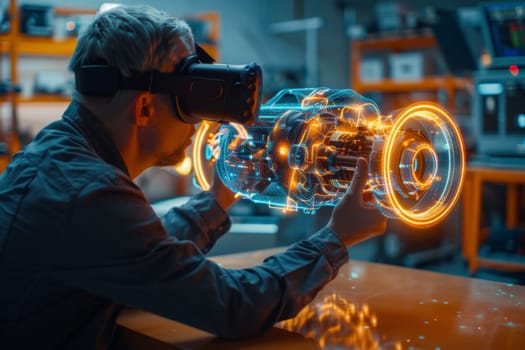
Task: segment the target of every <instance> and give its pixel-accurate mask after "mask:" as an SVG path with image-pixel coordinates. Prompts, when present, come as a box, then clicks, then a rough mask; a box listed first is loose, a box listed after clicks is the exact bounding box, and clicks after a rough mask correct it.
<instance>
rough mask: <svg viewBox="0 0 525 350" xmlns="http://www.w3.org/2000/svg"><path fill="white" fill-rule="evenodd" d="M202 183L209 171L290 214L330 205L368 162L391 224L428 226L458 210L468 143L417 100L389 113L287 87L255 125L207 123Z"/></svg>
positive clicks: (440, 112)
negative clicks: (361, 164)
mask: <svg viewBox="0 0 525 350" xmlns="http://www.w3.org/2000/svg"><path fill="white" fill-rule="evenodd" d="M195 137H196V138H195V145H194V154H193V159H194V161H195V175H196V181H197V184H198V185H199V186H200V187H201V188H202V189H207V188H208V187H209V181H210V180H209V176H207V174H209V171H207V168H210V167H211V168H213V169H214V170H215V171H216V172H217V174H218V176H219V178H220V179H221V181H222V182H223V183H224V184H225V185H226V186H227V187H228V188H229V189H231V190H232V191H234V192H236V193H238V194H239V195H240V196H241V197H244V198H248V199H250V200H252V201H254V202H257V203H264V204H267V205H269V206H271V207H276V208H283V209H286V210H299V209H300V210H304V211H307V212H314V211H315V210H317V209H318V208H319V207H321V206H326V205H329V206H334V205H336V204H337V202H338V201H339V200H340V199H341V197H342V196H343V194H344V193H345V191H346V189H347V188H348V186H349V185H350V184H351V182H352V178H353V176H354V172H355V167H356V163H357V159H358V158H359V157H362V158H366V159H367V160H368V164H369V169H368V175H369V179H368V183H367V185H366V188H365V192H368V193H369V194H370V193H371V194H372V195H371V196H368V197H371V198H373V203H374V204H375V205H376V206H377V207H378V208H379V210H380V211H381V212H382V213H383V214H384V215H385V216H387V217H390V218H398V219H401V220H402V221H404V222H405V223H407V224H409V225H412V226H416V227H425V226H430V225H433V224H435V223H437V222H439V221H441V220H443V219H444V218H445V217H446V216H447V215H448V214H449V212H450V211H451V210H452V208H453V206H454V205H455V204H456V202H457V200H458V197H459V194H460V191H461V188H462V185H463V177H464V172H465V154H464V146H463V140H462V137H461V133H460V131H459V128H458V127H457V125H456V123H455V121H454V119H453V117H451V116H450V115H449V114H448V113H447V111H446V110H445V109H444V108H442V107H441V106H439V105H437V104H434V103H429V102H418V103H415V104H412V105H410V106H408V107H407V108H404V109H402V110H398V111H395V112H393V113H390V114H382V113H381V112H380V109H379V107H378V106H377V104H376V103H375V102H374V101H372V100H370V99H367V98H365V97H363V96H361V95H360V94H358V93H357V92H355V91H353V90H350V89H344V90H337V89H328V88H304V89H285V90H282V91H280V92H279V93H278V94H277V95H275V96H274V97H273V98H271V99H270V100H268V101H267V102H266V103H265V104H264V105H262V106H261V110H260V114H259V117H258V119H257V120H256V121H255V123H254V124H252V125H241V124H236V123H230V124H225V125H219V124H215V123H211V122H203V123H202V124H201V125H200V127H199V130H198V131H197V134H196V136H195Z"/></svg>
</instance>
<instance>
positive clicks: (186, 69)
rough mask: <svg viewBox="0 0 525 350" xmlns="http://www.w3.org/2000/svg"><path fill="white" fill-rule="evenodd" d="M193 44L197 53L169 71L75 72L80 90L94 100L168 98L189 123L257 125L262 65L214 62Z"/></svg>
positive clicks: (95, 68) (89, 68)
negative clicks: (136, 95) (132, 95)
mask: <svg viewBox="0 0 525 350" xmlns="http://www.w3.org/2000/svg"><path fill="white" fill-rule="evenodd" d="M195 46H196V54H195V55H191V56H188V57H186V58H185V59H184V60H182V62H181V63H179V64H178V65H177V67H176V68H175V70H174V71H173V72H171V73H162V72H159V71H156V70H152V71H146V72H140V73H136V74H133V75H132V76H131V77H124V76H122V75H121V74H120V72H119V70H118V69H117V68H116V67H112V66H109V65H103V64H102V65H100V64H99V65H85V66H80V68H78V69H77V70H76V71H75V85H76V90H77V91H78V92H79V93H81V94H84V95H93V96H111V95H113V94H114V93H115V92H116V91H117V90H140V91H149V92H151V93H165V94H170V95H171V98H172V102H173V105H174V106H175V109H176V110H177V114H178V117H179V118H180V119H181V120H182V121H183V122H186V123H198V122H200V121H201V120H211V121H216V122H220V123H229V122H235V123H241V124H247V123H251V122H253V121H254V120H255V118H256V117H257V115H258V113H259V108H260V105H261V92H262V71H261V67H260V66H259V65H258V64H256V63H250V64H246V65H229V64H214V63H213V62H214V60H213V58H212V57H211V56H210V55H209V54H208V53H207V52H206V51H204V49H202V48H201V47H200V46H198V45H195Z"/></svg>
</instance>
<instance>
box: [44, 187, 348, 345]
mask: <svg viewBox="0 0 525 350" xmlns="http://www.w3.org/2000/svg"><path fill="white" fill-rule="evenodd" d="M90 187H91V188H87V189H86V190H85V191H84V193H83V194H82V195H81V196H80V198H79V199H78V202H77V203H76V204H75V205H74V206H73V208H72V209H71V218H70V220H69V225H68V226H67V227H66V228H65V230H64V231H63V232H61V233H59V235H60V236H61V240H60V241H57V244H55V245H54V249H50V250H49V252H48V256H47V258H46V261H51V265H50V266H49V268H48V273H49V274H50V277H51V278H53V279H56V280H58V281H60V282H61V283H64V284H66V285H69V286H71V287H73V288H79V289H82V290H85V291H87V292H89V293H93V294H95V295H99V296H102V297H106V298H109V299H112V300H114V301H115V302H117V303H122V304H127V305H131V306H134V307H138V308H141V309H144V310H147V311H150V312H153V313H157V314H159V315H162V316H165V317H168V318H171V319H174V320H177V321H180V322H182V323H186V324H188V325H191V326H194V327H197V328H200V329H203V330H205V331H208V332H211V333H214V334H217V335H219V336H223V337H239V336H249V335H254V334H258V333H260V332H262V331H264V330H266V329H268V328H269V327H271V326H272V325H273V324H274V323H275V322H277V321H280V320H283V319H287V318H290V317H293V316H294V315H295V314H296V313H297V312H298V311H299V310H300V309H301V308H302V307H304V306H305V305H306V304H307V303H308V302H310V301H311V300H312V299H313V297H314V296H315V295H316V293H317V292H318V291H319V290H320V289H321V288H322V287H323V286H324V285H325V284H326V283H327V282H329V281H330V280H332V279H333V278H334V277H335V276H336V274H337V271H338V269H339V267H340V266H341V265H342V264H344V263H345V262H346V261H347V259H348V256H347V250H346V248H345V246H344V245H343V244H342V243H341V242H340V241H339V240H338V239H337V237H336V236H335V235H334V234H333V232H331V231H330V230H328V229H322V230H321V231H319V232H318V233H316V234H314V235H313V236H311V237H309V238H308V239H306V240H304V241H302V242H299V243H296V244H294V245H292V246H291V247H290V248H289V249H288V250H287V251H286V252H283V253H281V254H278V255H275V256H272V257H270V258H268V259H266V260H265V261H264V262H263V263H262V264H260V265H258V266H254V267H251V268H246V269H226V268H223V267H221V266H219V265H218V264H216V263H215V262H213V261H211V260H209V259H207V258H206V257H205V256H204V255H203V253H202V251H201V249H200V248H199V246H198V244H197V243H196V242H194V241H193V240H188V239H179V238H177V237H176V235H171V236H169V235H168V234H167V232H166V231H165V228H164V226H163V224H162V222H161V220H160V219H159V218H158V217H157V216H156V214H155V213H154V212H153V210H152V209H151V207H150V206H149V204H148V203H147V202H146V201H145V200H144V199H143V196H141V195H140V194H137V191H138V190H136V189H134V188H132V187H131V186H127V187H126V186H125V185H123V184H113V186H112V187H111V188H108V187H99V186H97V185H92V186H90ZM180 219H181V220H182V222H183V223H185V224H186V225H189V226H190V227H193V225H194V224H193V223H192V220H191V219H188V217H187V216H185V215H180ZM180 225H184V224H180ZM205 226H206V225H205ZM211 226H214V225H211Z"/></svg>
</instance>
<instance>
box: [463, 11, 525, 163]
mask: <svg viewBox="0 0 525 350" xmlns="http://www.w3.org/2000/svg"><path fill="white" fill-rule="evenodd" d="M480 10H481V19H482V28H483V37H484V41H485V45H486V47H487V50H488V53H489V55H488V56H487V58H486V60H485V62H484V64H485V65H484V67H482V69H480V70H479V71H477V72H476V73H475V75H474V89H475V91H474V101H473V117H474V119H473V132H474V136H475V139H476V141H477V144H476V151H477V153H478V159H479V158H482V159H484V161H485V162H486V163H488V164H495V165H501V166H512V165H516V166H521V167H525V104H524V103H523V100H524V99H525V4H524V3H523V2H510V3H488V4H483V5H481V8H480Z"/></svg>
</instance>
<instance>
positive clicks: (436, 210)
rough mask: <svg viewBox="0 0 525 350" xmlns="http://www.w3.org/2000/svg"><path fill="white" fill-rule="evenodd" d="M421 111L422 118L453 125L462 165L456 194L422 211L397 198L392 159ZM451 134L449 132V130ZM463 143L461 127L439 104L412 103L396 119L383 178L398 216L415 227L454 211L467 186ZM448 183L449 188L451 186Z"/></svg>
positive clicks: (389, 140)
mask: <svg viewBox="0 0 525 350" xmlns="http://www.w3.org/2000/svg"><path fill="white" fill-rule="evenodd" d="M414 114H417V115H418V116H419V117H422V118H424V119H426V120H430V121H433V122H439V123H438V125H439V124H442V120H443V119H444V121H445V122H446V124H447V125H448V126H450V128H451V131H452V134H453V135H454V137H455V139H456V140H455V141H456V142H457V147H458V150H459V152H458V156H459V167H460V169H458V174H459V176H458V179H457V183H458V185H457V188H456V191H455V193H453V195H452V198H451V199H450V200H448V199H447V201H446V203H443V202H442V201H441V200H438V201H437V202H436V204H435V205H433V206H432V207H430V208H429V209H428V210H425V211H423V212H421V213H414V212H412V211H411V210H407V209H405V208H404V207H403V205H402V203H401V202H400V201H399V200H398V198H397V197H396V195H395V194H396V191H395V188H394V185H393V184H392V179H391V176H390V174H392V173H393V169H392V165H391V164H390V163H391V162H390V160H391V159H392V157H393V154H394V147H395V145H396V142H395V141H396V140H397V139H398V138H399V136H400V135H401V133H402V128H403V127H404V126H405V123H406V122H408V121H410V120H411V119H412V118H413V115H414ZM447 133H448V131H447ZM464 149H465V148H464V145H463V138H462V137H461V133H460V130H459V128H458V126H457V125H456V123H455V121H454V120H453V119H452V117H451V116H450V115H449V114H448V113H446V112H445V111H444V110H443V109H442V108H441V107H439V106H437V105H433V104H430V103H428V102H425V103H417V104H413V105H412V106H410V107H408V108H406V109H404V110H403V111H402V112H401V113H400V114H399V115H398V116H397V118H396V120H395V122H394V125H393V126H392V129H391V131H390V134H389V135H388V136H387V138H386V140H385V144H384V154H383V159H382V169H383V173H382V177H383V179H384V181H385V189H386V191H385V192H386V198H387V202H388V203H389V206H390V207H391V208H392V209H393V210H394V212H395V213H396V215H397V216H398V217H399V218H400V219H401V220H402V221H403V222H405V223H407V224H409V225H412V226H415V227H428V226H431V225H434V224H436V223H438V222H440V221H441V220H443V219H444V218H445V217H446V216H447V215H448V214H449V213H450V211H451V210H452V208H453V207H454V205H455V204H456V203H457V201H458V200H459V196H460V193H461V189H462V188H463V181H464V174H465V150H464ZM453 170H454V169H452V165H451V166H450V168H449V171H448V176H447V181H451V179H450V172H451V171H453ZM449 187H450V186H448V185H447V186H446V187H445V188H449Z"/></svg>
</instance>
